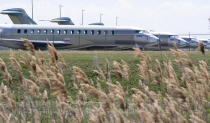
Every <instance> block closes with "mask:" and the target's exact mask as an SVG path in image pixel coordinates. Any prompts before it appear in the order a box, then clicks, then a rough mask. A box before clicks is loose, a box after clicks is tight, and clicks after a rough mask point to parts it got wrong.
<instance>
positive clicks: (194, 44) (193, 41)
mask: <svg viewBox="0 0 210 123" xmlns="http://www.w3.org/2000/svg"><path fill="white" fill-rule="evenodd" d="M181 38H182V39H184V40H185V41H187V42H188V45H187V47H189V48H197V47H198V46H199V42H200V41H199V40H198V39H196V38H192V37H188V36H182V37H181Z"/></svg>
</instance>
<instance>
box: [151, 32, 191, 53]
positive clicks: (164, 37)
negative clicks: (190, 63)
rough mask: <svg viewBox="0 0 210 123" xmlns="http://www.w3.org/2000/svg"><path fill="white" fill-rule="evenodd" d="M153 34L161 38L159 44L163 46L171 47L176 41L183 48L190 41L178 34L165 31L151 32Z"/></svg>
mask: <svg viewBox="0 0 210 123" xmlns="http://www.w3.org/2000/svg"><path fill="white" fill-rule="evenodd" d="M151 33H152V34H153V35H155V36H156V37H158V38H159V44H158V45H160V46H161V48H163V49H164V48H171V47H173V46H174V43H175V44H176V45H177V46H178V47H179V48H183V47H186V46H187V45H188V42H187V41H185V40H184V39H182V38H180V37H179V36H178V35H175V34H172V33H165V32H151Z"/></svg>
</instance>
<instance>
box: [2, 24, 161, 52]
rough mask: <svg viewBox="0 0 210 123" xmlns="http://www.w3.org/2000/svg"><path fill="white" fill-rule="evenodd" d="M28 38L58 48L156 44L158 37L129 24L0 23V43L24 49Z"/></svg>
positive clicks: (124, 46) (41, 45)
mask: <svg viewBox="0 0 210 123" xmlns="http://www.w3.org/2000/svg"><path fill="white" fill-rule="evenodd" d="M21 38H26V39H28V40H30V41H31V42H32V43H33V44H34V45H35V47H36V48H38V49H45V48H46V47H47V44H53V45H54V46H55V47H56V48H58V49H69V48H70V49H81V48H91V47H107V48H132V47H133V46H135V45H138V46H139V47H140V48H143V47H147V46H148V45H151V44H152V45H154V44H157V41H158V38H157V37H156V36H154V35H152V34H151V33H145V31H144V30H142V29H138V28H131V27H107V26H75V25H63V26H62V25H57V26H41V25H23V24H21V25H18V24H15V25H7V24H6V25H0V45H1V46H6V47H9V48H16V49H23V48H25V47H24V45H23V40H21Z"/></svg>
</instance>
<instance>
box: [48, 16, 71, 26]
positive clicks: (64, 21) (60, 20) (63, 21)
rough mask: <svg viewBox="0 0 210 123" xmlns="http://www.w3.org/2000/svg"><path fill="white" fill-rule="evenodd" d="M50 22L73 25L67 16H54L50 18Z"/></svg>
mask: <svg viewBox="0 0 210 123" xmlns="http://www.w3.org/2000/svg"><path fill="white" fill-rule="evenodd" d="M50 22H53V23H58V24H59V25H74V23H73V22H72V20H71V18H69V17H61V18H55V19H52V20H50Z"/></svg>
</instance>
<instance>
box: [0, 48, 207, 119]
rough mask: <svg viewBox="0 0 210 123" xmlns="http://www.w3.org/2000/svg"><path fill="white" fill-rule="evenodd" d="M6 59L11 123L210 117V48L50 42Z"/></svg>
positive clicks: (0, 90) (6, 111)
mask: <svg viewBox="0 0 210 123" xmlns="http://www.w3.org/2000/svg"><path fill="white" fill-rule="evenodd" d="M11 52H12V53H11ZM11 54H12V55H11ZM57 54H58V57H57V56H56V55H57ZM0 58H2V59H3V61H4V62H5V63H6V65H5V66H4V63H3V62H2V61H1V63H0V67H1V71H2V72H1V74H0V81H1V83H4V85H6V86H4V85H2V86H1V87H0V94H1V95H0V99H1V101H2V103H1V104H0V119H2V121H5V122H6V121H11V122H17V121H19V122H27V121H31V122H32V121H40V122H96V123H97V122H107V123H108V122H138V121H140V122H144V123H145V122H146V123H150V122H174V123H175V122H183V123H184V122H194V121H196V122H210V117H209V115H210V103H209V101H210V97H209V96H210V95H209V94H210V90H209V89H210V87H209V86H210V73H209V65H208V64H210V52H206V54H205V55H202V54H201V53H200V52H197V51H194V52H182V51H173V52H172V51H162V52H158V51H151V52H150V51H146V52H144V53H142V52H141V51H136V52H135V51H58V52H56V51H55V50H54V49H53V48H51V49H49V52H48V51H43V52H38V51H36V52H35V54H34V51H32V52H29V51H0ZM122 60H123V61H122ZM201 61H203V62H201ZM205 63H207V64H205ZM206 65H207V66H206ZM5 69H6V70H5ZM7 70H8V71H7ZM9 76H11V78H12V80H10V79H9ZM45 82H48V83H45ZM191 86H192V87H191ZM5 88H7V89H6V90H7V91H8V93H5ZM147 88H148V89H147ZM202 88H203V89H202ZM201 89H202V90H201ZM46 94H47V97H46ZM5 96H7V98H6V97H5ZM201 96H204V97H201ZM5 105H6V108H5V107H4V106H5ZM13 105H15V107H14V106H13ZM43 106H44V107H46V109H45V108H44V109H43V108H42V107H43ZM40 107H41V108H40ZM24 108H26V109H25V110H26V111H24ZM27 112H28V113H27Z"/></svg>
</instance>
